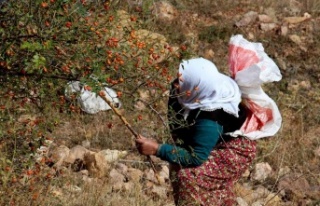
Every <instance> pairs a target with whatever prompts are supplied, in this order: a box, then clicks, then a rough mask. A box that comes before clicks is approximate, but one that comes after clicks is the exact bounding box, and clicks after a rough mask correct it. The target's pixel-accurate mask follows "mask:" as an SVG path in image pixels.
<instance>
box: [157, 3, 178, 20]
mask: <svg viewBox="0 0 320 206" xmlns="http://www.w3.org/2000/svg"><path fill="white" fill-rule="evenodd" d="M152 14H153V15H154V16H155V17H156V19H158V20H160V21H163V22H164V23H166V22H171V21H173V20H174V19H175V18H176V17H177V16H178V10H177V9H176V8H175V7H174V6H173V5H172V4H170V3H169V2H166V1H159V2H155V3H154V4H153V9H152Z"/></svg>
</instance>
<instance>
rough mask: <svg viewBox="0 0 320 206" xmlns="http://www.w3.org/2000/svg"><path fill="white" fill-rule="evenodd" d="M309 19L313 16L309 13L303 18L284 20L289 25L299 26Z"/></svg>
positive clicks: (287, 18)
mask: <svg viewBox="0 0 320 206" xmlns="http://www.w3.org/2000/svg"><path fill="white" fill-rule="evenodd" d="M309 19H311V15H310V14H308V13H304V15H303V16H302V17H296V16H294V17H285V18H283V21H284V22H285V23H288V24H299V23H301V22H304V21H306V20H309Z"/></svg>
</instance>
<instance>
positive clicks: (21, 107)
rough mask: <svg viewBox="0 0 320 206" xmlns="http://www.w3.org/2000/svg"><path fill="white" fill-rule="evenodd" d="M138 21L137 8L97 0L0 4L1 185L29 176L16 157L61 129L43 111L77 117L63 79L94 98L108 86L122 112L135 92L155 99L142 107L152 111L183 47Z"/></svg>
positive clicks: (140, 117) (27, 164)
mask: <svg viewBox="0 0 320 206" xmlns="http://www.w3.org/2000/svg"><path fill="white" fill-rule="evenodd" d="M140 15H141V9H137V12H132V13H127V12H125V11H124V10H118V9H115V7H113V5H112V4H110V3H109V1H100V0H95V1H89V0H32V1H29V0H21V1H16V0H5V1H1V2H0V45H1V46H0V88H1V90H0V95H1V99H0V113H1V115H0V116H1V117H0V120H1V121H0V150H1V153H0V154H1V156H2V157H3V158H4V159H3V161H2V163H1V162H0V164H1V165H0V166H1V169H0V170H1V173H3V174H4V173H5V174H9V175H6V176H5V175H2V177H6V179H4V178H2V177H1V178H0V184H4V183H6V184H10V181H9V180H10V179H16V178H17V177H16V174H17V173H18V172H20V173H26V171H31V170H34V167H35V165H34V163H33V162H32V161H31V160H26V159H23V158H22V157H26V156H28V155H30V154H33V153H34V152H35V150H36V149H37V148H39V147H40V146H41V145H43V144H44V142H45V141H46V140H48V139H50V138H51V137H49V136H48V135H47V133H48V131H49V132H50V131H52V130H53V129H54V128H55V127H56V126H57V125H59V119H53V117H52V116H50V113H48V112H52V111H56V112H58V113H63V114H70V115H72V114H74V113H81V110H80V108H79V106H78V105H77V104H76V102H75V101H72V100H71V101H69V100H66V98H65V97H64V88H65V86H66V84H67V82H68V81H72V80H78V81H80V82H81V83H82V84H83V85H85V87H86V89H87V90H91V91H93V92H97V94H98V92H99V91H100V90H101V88H102V87H103V86H108V87H111V88H114V89H115V90H116V91H117V94H118V97H119V98H120V99H121V101H122V102H123V107H124V108H125V109H132V110H133V109H134V107H133V104H132V102H134V101H135V100H136V99H138V98H139V94H138V91H139V90H140V89H144V90H146V91H151V93H152V96H153V98H152V99H151V100H150V102H144V104H146V105H147V106H148V105H151V106H153V107H146V108H152V109H153V110H155V108H156V106H155V105H158V102H159V101H163V99H164V96H163V94H164V92H165V91H166V90H167V89H168V86H169V82H170V81H172V80H173V78H174V76H175V73H176V68H177V65H178V62H179V61H180V59H181V58H182V55H185V54H187V52H186V47H185V46H183V47H179V46H177V47H176V48H177V49H174V48H173V47H172V46H170V45H169V44H168V43H166V40H165V38H164V37H162V36H161V35H155V34H153V33H152V32H149V31H148V30H145V29H144V28H143V25H144V23H143V22H142V21H141V20H139V17H140ZM144 18H145V16H144ZM181 48H183V49H181ZM74 99H75V98H74ZM149 112H150V111H149ZM153 112H154V111H153ZM136 119H137V120H138V121H139V120H143V119H144V117H143V114H141V112H140V113H139V114H138V113H137V115H136ZM2 154H3V155H2ZM42 162H43V163H47V160H43V161H42ZM2 166H4V167H2ZM2 168H10V173H8V171H9V169H7V170H4V169H2ZM38 168H39V166H38ZM32 174H34V173H32ZM32 174H31V173H30V172H29V173H28V174H27V175H29V176H30V175H32Z"/></svg>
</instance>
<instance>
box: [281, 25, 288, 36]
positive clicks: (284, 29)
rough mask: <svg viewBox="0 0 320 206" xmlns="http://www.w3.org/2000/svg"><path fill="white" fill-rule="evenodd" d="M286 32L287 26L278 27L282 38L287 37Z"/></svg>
mask: <svg viewBox="0 0 320 206" xmlns="http://www.w3.org/2000/svg"><path fill="white" fill-rule="evenodd" d="M288 31H289V28H288V26H287V25H282V26H281V27H280V34H281V35H282V36H287V34H288Z"/></svg>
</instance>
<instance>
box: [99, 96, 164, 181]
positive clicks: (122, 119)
mask: <svg viewBox="0 0 320 206" xmlns="http://www.w3.org/2000/svg"><path fill="white" fill-rule="evenodd" d="M99 96H100V97H101V98H102V99H103V100H104V101H105V102H106V103H107V104H108V105H109V106H110V107H111V109H112V110H113V111H114V113H115V114H116V115H117V116H118V117H119V118H120V119H121V121H122V122H123V124H124V125H125V126H126V127H127V128H128V129H129V130H130V132H131V133H132V134H133V135H134V137H135V138H136V139H139V138H140V136H139V134H138V133H137V132H136V131H135V130H134V129H133V128H132V127H131V125H130V124H129V122H128V121H127V120H126V118H124V116H123V115H122V114H120V112H119V111H118V109H117V108H115V107H114V106H113V104H112V102H111V101H110V100H109V99H107V98H106V94H105V92H104V91H100V92H99ZM147 159H148V161H149V163H150V165H151V168H152V170H153V171H154V173H155V175H156V177H157V179H158V175H157V170H156V167H155V164H154V162H153V161H152V159H151V157H150V155H147ZM158 180H159V179H158Z"/></svg>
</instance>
